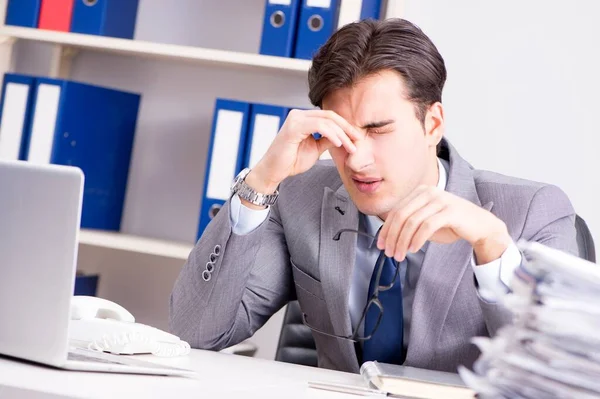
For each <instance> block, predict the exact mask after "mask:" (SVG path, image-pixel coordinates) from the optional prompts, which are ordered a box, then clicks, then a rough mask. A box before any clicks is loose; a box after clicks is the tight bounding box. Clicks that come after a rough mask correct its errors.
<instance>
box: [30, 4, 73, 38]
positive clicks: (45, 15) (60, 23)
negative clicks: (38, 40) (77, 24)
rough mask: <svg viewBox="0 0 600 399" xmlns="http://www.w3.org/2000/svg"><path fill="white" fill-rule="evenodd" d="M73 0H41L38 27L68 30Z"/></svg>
mask: <svg viewBox="0 0 600 399" xmlns="http://www.w3.org/2000/svg"><path fill="white" fill-rule="evenodd" d="M74 3H75V0H42V6H41V9H40V21H39V24H38V28H40V29H49V30H58V31H61V32H69V31H70V30H71V16H72V15H73V4H74Z"/></svg>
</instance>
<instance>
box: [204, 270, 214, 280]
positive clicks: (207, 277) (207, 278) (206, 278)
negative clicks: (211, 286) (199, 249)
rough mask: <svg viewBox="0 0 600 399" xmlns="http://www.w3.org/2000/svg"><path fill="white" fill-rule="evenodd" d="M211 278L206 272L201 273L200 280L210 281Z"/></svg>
mask: <svg viewBox="0 0 600 399" xmlns="http://www.w3.org/2000/svg"><path fill="white" fill-rule="evenodd" d="M211 276H212V275H211V274H210V273H209V272H208V270H205V271H203V272H202V279H203V280H204V281H210V278H211Z"/></svg>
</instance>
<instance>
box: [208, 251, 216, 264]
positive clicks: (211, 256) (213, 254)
mask: <svg viewBox="0 0 600 399" xmlns="http://www.w3.org/2000/svg"><path fill="white" fill-rule="evenodd" d="M209 259H210V261H211V263H215V260H217V254H215V253H212V254H210V258H209Z"/></svg>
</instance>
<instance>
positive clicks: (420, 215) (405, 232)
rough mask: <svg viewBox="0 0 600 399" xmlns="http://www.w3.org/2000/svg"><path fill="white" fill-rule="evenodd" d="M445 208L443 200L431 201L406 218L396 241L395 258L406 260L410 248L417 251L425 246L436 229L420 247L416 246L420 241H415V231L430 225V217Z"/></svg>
mask: <svg viewBox="0 0 600 399" xmlns="http://www.w3.org/2000/svg"><path fill="white" fill-rule="evenodd" d="M445 208H446V206H445V204H443V203H442V202H440V201H431V202H429V203H428V204H427V205H425V206H424V207H423V208H420V209H418V210H417V211H416V212H414V213H413V214H412V215H411V216H409V217H408V219H406V221H405V222H404V225H403V228H402V230H401V231H400V235H399V236H398V239H397V241H396V246H395V249H394V252H393V253H394V258H396V260H398V261H402V260H404V258H405V257H406V254H407V253H408V251H409V250H410V251H411V252H416V251H418V250H419V249H420V248H421V247H422V246H423V244H424V243H425V241H426V240H427V239H429V237H430V236H431V235H433V233H435V231H432V232H431V234H430V235H429V236H427V237H425V238H424V239H423V243H422V244H421V246H418V247H416V245H417V242H418V241H415V233H416V232H417V231H418V230H421V228H422V226H423V225H427V226H429V224H430V222H429V219H430V218H432V217H433V216H434V215H436V214H437V213H439V212H441V211H443V210H444V209H445ZM423 232H424V230H421V234H423ZM413 244H414V245H413ZM415 247H416V248H415Z"/></svg>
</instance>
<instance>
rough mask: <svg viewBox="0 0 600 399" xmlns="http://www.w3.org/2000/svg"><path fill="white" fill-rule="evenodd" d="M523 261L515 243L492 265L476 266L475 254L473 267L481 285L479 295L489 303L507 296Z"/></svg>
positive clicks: (491, 263) (472, 259)
mask: <svg viewBox="0 0 600 399" xmlns="http://www.w3.org/2000/svg"><path fill="white" fill-rule="evenodd" d="M521 260H522V255H521V252H520V251H519V248H517V245H516V244H515V243H514V242H513V241H511V243H510V245H509V246H508V248H506V250H505V251H504V253H502V256H500V258H498V259H496V260H494V261H492V262H490V263H486V264H483V265H476V264H475V254H473V257H472V258H471V267H472V268H473V273H475V278H476V279H477V284H478V285H479V295H481V296H482V297H483V298H484V299H485V300H486V301H488V302H495V301H497V300H498V299H499V298H501V297H502V296H503V295H505V294H507V293H508V292H509V286H510V281H511V279H512V276H513V274H514V272H515V270H516V269H517V268H518V267H519V266H520V265H521Z"/></svg>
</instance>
